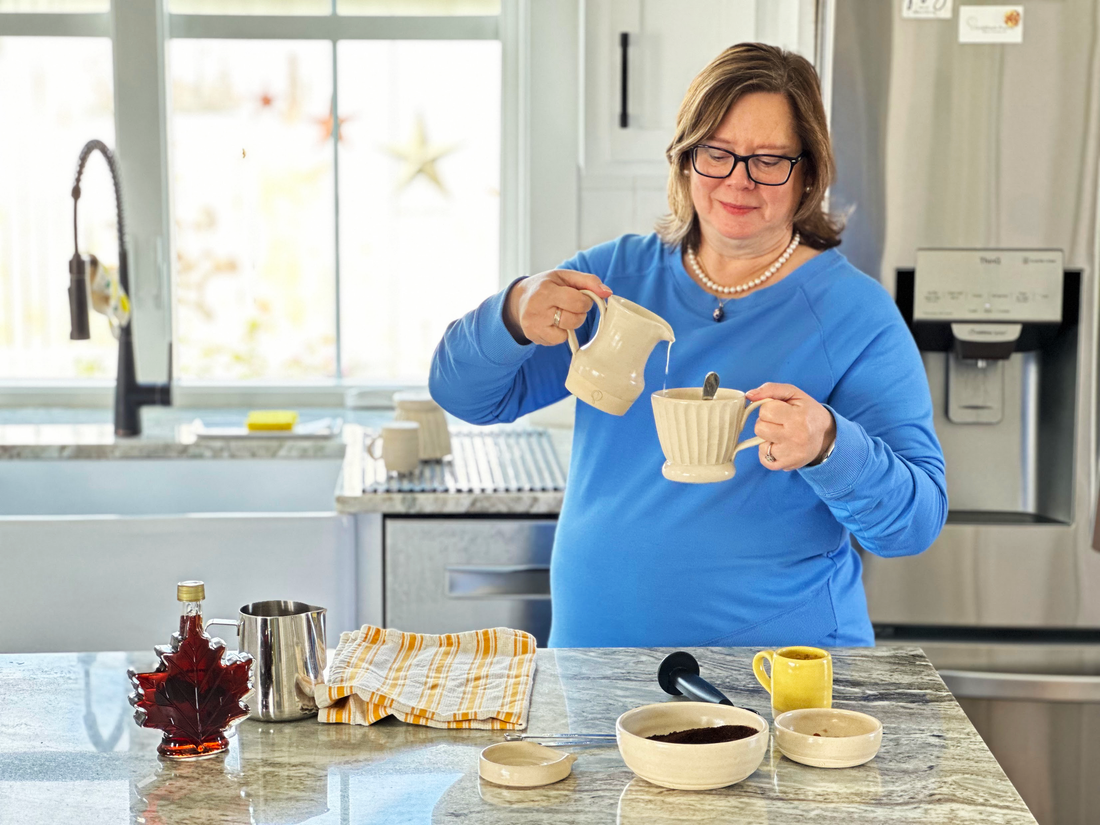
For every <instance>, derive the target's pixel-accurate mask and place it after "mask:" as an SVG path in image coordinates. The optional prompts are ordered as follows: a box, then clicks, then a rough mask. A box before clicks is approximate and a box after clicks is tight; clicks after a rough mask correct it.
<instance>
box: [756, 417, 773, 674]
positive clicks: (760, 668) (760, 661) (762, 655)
mask: <svg viewBox="0 0 1100 825" xmlns="http://www.w3.org/2000/svg"><path fill="white" fill-rule="evenodd" d="M757 403H760V402H757ZM774 656H775V651H774V650H761V651H760V652H759V653H757V654H756V655H755V656H753V657H752V672H753V673H754V674H755V675H756V681H758V682H759V683H760V684H761V685H763V686H764V690H766V691H767V692H768V693H771V692H772V677H771V676H769V675H768V672H767V671H766V670H764V660H765V659H767V660H768V664H769V665H770V666H771V667H772V669H773V670H774V669H775V661H774V660H773V659H774Z"/></svg>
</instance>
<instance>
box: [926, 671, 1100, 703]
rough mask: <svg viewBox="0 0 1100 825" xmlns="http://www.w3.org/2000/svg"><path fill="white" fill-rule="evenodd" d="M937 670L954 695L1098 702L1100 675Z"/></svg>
mask: <svg viewBox="0 0 1100 825" xmlns="http://www.w3.org/2000/svg"><path fill="white" fill-rule="evenodd" d="M939 674H940V678H942V679H943V681H944V683H945V684H946V685H947V687H948V689H949V690H950V691H951V692H952V693H953V694H954V695H955V698H957V699H1014V700H1017V701H1024V702H1077V703H1090V702H1097V703H1100V676H1056V675H1053V676H1052V675H1047V674H1044V673H990V672H985V671H978V670H941V671H939Z"/></svg>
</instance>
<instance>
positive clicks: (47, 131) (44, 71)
mask: <svg viewBox="0 0 1100 825" xmlns="http://www.w3.org/2000/svg"><path fill="white" fill-rule="evenodd" d="M112 86H113V84H112V75H111V41H110V40H109V39H107V38H101V37H0V110H2V111H3V112H4V121H5V128H3V129H0V378H17V379H43V378H46V379H86V378H109V377H111V376H113V375H114V374H115V359H116V358H117V354H116V353H117V347H116V346H115V342H114V339H113V338H112V337H111V333H110V331H109V329H108V326H107V323H106V319H104V318H102V317H100V318H98V320H100V321H103V323H97V324H93V325H92V339H91V340H90V341H70V340H69V302H68V297H67V293H66V286H67V284H68V266H69V258H70V257H71V256H72V254H73V223H72V221H73V218H72V215H73V201H72V197H71V195H70V191H71V189H72V185H73V174H74V171H75V169H76V161H77V157H78V156H79V155H80V149H81V147H82V146H84V144H85V143H86V142H87V141H88V140H89V139H90V138H93V137H95V138H99V139H100V140H102V141H104V142H105V143H106V144H107V145H108V146H111V145H113V144H114V142H115V125H114V92H113V88H112ZM93 160H94V161H95V162H90V163H89V164H88V166H87V168H86V172H85V176H84V181H83V187H82V189H83V192H84V194H83V195H82V197H81V204H80V205H81V210H80V213H79V218H80V225H79V234H80V243H81V246H82V248H83V249H85V250H88V249H91V250H95V252H96V254H97V256H98V257H100V259H101V260H102V262H103V263H104V264H107V265H110V266H116V265H117V264H118V256H117V242H116V237H117V235H116V226H115V210H114V194H113V191H112V188H111V176H110V173H109V172H108V170H107V165H106V164H105V163H102V162H101V161H102V159H101V158H100V159H98V160H97V159H94V158H93Z"/></svg>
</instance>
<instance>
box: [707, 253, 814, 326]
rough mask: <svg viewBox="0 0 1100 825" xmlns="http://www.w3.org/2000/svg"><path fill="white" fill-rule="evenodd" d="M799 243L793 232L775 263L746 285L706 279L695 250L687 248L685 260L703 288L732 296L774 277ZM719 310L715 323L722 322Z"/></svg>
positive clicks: (716, 311)
mask: <svg viewBox="0 0 1100 825" xmlns="http://www.w3.org/2000/svg"><path fill="white" fill-rule="evenodd" d="M801 241H802V236H801V235H799V234H798V233H797V232H795V233H794V237H793V238H791V242H790V245H788V246H787V248H786V249H784V250H783V254H782V255H780V256H779V257H778V258H777V259H776V261H775V263H773V264H772V265H771V266H769V267H768V268H767V269H765V270H764V274H763V275H761V276H760V277H758V278H754V279H753V280H751V281H749V282H748V283H746V284H738V285H737V286H722V285H721V284H717V283H715V282H714V281H712V280H711V279H710V278H708V277H707V274H706V273H705V272H703V267H702V266H700V265H699V261H698V260H697V259H696V257H695V250H694V249H692V248H691V247H688V250H687V259H688V263H689V264H691V268H692V270H693V271H694V272H695V277H697V278H698V279H699V281H700V283H702V284H703V286H705V287H706V288H707V289H709V290H710V291H711V292H720V293H722V294H723V295H733V294H735V293H737V292H746V291H748V290H750V289H752V288H753V287H757V286H760V284H762V283H764V281H766V280H768V278H770V277H771V276H772V275H774V274H775V273H776V272H778V271H779V270H780V268H781V267H782V266H783V264H785V263H787V259H788V258H790V257H791V255H793V254H794V251H795V250H796V249H797V248H798V244H799V243H800V242H801ZM721 310H722V307H721V305H719V307H718V309H716V310H715V311H714V314H715V316H716V317H715V320H716V321H721V320H722V319H721V317H717V316H718V315H719V313H720V312H721ZM723 314H724V313H723Z"/></svg>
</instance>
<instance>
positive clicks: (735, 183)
mask: <svg viewBox="0 0 1100 825" xmlns="http://www.w3.org/2000/svg"><path fill="white" fill-rule="evenodd" d="M726 183H727V184H729V185H730V186H732V187H734V188H735V189H752V188H753V187H754V186H756V183H755V181H753V179H752V178H750V177H749V167H748V164H747V163H745V161H743V160H739V161H737V165H736V166H734V167H733V171H732V172H731V173H730V176H729V177H728V178H726Z"/></svg>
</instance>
